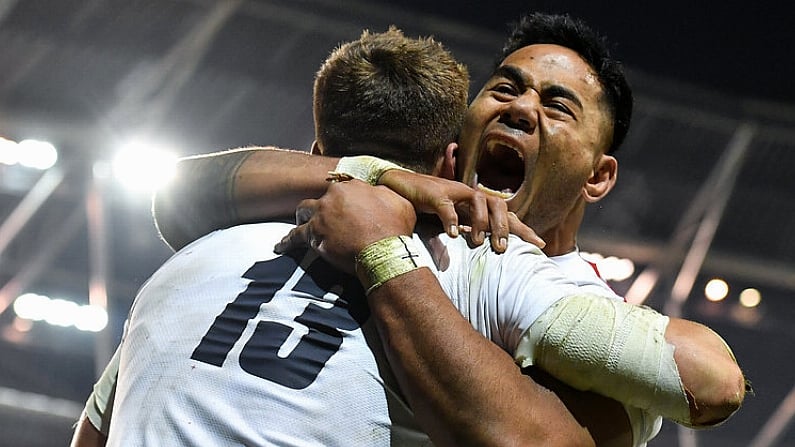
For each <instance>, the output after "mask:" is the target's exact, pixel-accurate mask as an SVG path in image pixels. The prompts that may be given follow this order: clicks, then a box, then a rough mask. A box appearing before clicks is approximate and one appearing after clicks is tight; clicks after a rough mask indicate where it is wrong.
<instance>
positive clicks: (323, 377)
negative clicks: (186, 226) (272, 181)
mask: <svg viewBox="0 0 795 447" xmlns="http://www.w3.org/2000/svg"><path fill="white" fill-rule="evenodd" d="M290 228H292V226H290V225H285V224H278V223H264V224H256V225H244V226H239V227H234V228H230V229H227V230H222V231H217V232H215V233H212V234H211V235H208V236H206V237H204V238H202V239H200V240H199V241H197V242H195V243H193V244H191V245H189V246H188V247H186V248H184V249H182V250H181V251H179V252H178V253H177V254H175V255H174V256H173V257H172V258H171V259H169V260H168V261H167V262H166V263H165V264H164V265H163V266H162V267H161V268H160V269H159V270H158V271H157V272H156V273H155V274H154V275H153V276H152V277H151V278H150V279H149V281H148V282H147V283H146V284H145V285H144V286H143V287H142V288H141V290H140V292H139V294H138V296H137V298H136V300H135V302H134V304H133V308H132V310H131V314H130V319H129V323H128V327H127V330H126V333H125V335H124V339H123V344H122V348H121V356H120V370H119V378H118V384H117V391H116V398H115V403H114V407H113V420H112V422H111V424H110V436H109V440H108V445H111V446H113V445H115V446H125V447H128V446H137V445H146V446H159V445H160V446H188V445H193V446H208V445H212V446H231V445H237V446H241V445H246V446H319V445H323V446H354V445H367V446H390V445H424V444H426V443H427V438H426V436H425V435H424V434H422V433H420V432H419V430H417V429H416V427H415V426H414V425H413V420H412V419H411V413H410V412H409V411H408V406H407V405H406V403H405V402H404V401H403V399H402V397H401V396H400V393H399V391H398V390H397V387H396V385H395V381H394V379H393V378H392V376H391V374H389V372H388V369H387V368H386V367H385V365H386V362H385V361H384V360H383V357H382V351H381V347H380V344H379V340H378V337H377V336H376V334H375V332H374V331H375V328H374V327H371V326H369V325H366V324H364V323H365V321H366V320H367V318H368V312H367V310H366V306H365V304H366V303H365V301H364V295H363V292H362V289H361V286H360V285H359V283H358V281H357V280H356V279H355V278H352V277H349V276H347V275H344V274H342V273H340V272H339V271H337V270H334V269H332V268H331V267H330V266H328V265H327V264H326V263H325V262H324V261H323V260H321V259H318V258H317V257H316V256H315V255H310V256H304V255H303V254H302V255H301V256H302V258H298V259H297V260H294V259H292V258H291V257H289V256H277V255H275V254H274V253H273V246H274V244H275V243H276V242H278V241H279V240H280V239H281V238H282V237H283V236H284V235H285V234H286V233H287V232H288V231H289V230H290ZM363 325H364V326H363ZM371 331H372V332H371Z"/></svg>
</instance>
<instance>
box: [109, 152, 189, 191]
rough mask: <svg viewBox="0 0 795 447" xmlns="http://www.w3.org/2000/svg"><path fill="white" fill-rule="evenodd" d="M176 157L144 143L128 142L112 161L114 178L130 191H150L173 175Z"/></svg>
mask: <svg viewBox="0 0 795 447" xmlns="http://www.w3.org/2000/svg"><path fill="white" fill-rule="evenodd" d="M176 161H177V157H176V155H174V154H173V153H172V152H170V151H167V150H164V149H159V148H157V147H154V146H152V145H148V144H144V143H130V144H128V145H126V146H125V147H124V148H122V149H121V150H120V151H119V153H118V154H117V155H116V158H115V159H114V161H113V173H114V175H115V176H116V179H117V180H118V181H119V182H121V183H122V184H123V185H124V186H125V187H127V188H128V189H130V190H132V191H139V192H147V193H148V192H152V191H153V190H154V189H156V188H157V187H158V186H160V185H163V184H164V183H165V182H167V181H169V180H170V179H171V177H173V175H174V166H175V164H176Z"/></svg>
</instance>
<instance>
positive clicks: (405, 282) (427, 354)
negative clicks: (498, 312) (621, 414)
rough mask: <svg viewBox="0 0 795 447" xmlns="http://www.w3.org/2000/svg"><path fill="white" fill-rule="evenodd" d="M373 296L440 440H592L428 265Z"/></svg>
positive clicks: (388, 342)
mask: <svg viewBox="0 0 795 447" xmlns="http://www.w3.org/2000/svg"><path fill="white" fill-rule="evenodd" d="M368 302H369V304H370V309H371V312H372V313H373V316H374V317H375V321H376V325H377V327H378V330H379V333H380V335H381V337H382V340H383V342H384V345H385V348H386V352H387V354H388V357H389V360H390V364H391V365H392V367H393V370H394V371H395V374H396V377H397V378H398V381H399V383H400V385H401V388H402V389H403V390H404V391H405V392H406V394H407V396H408V399H409V402H410V404H411V406H412V409H413V410H414V412H415V414H416V416H417V421H418V422H419V423H420V424H421V426H422V427H423V429H425V430H426V431H427V432H428V433H429V434H430V435H431V436H432V438H433V439H434V441H435V442H436V443H437V444H438V445H451V446H465V445H471V446H483V445H489V446H499V445H512V446H513V445H554V446H575V445H577V446H585V445H594V444H592V442H593V441H592V440H591V438H590V435H589V434H588V432H587V431H586V430H585V429H584V428H583V427H582V426H581V425H580V424H579V423H578V422H577V420H576V419H574V417H573V416H571V414H570V413H569V412H568V411H567V410H566V407H565V406H564V405H563V403H562V402H561V400H560V399H558V397H557V396H556V395H555V394H553V393H552V392H550V391H548V390H547V389H545V388H543V387H541V386H540V385H538V384H536V383H535V382H533V381H532V380H530V379H529V378H528V377H527V376H524V375H522V374H521V372H520V370H519V369H518V368H517V367H516V365H515V364H514V363H513V361H512V360H511V358H510V356H508V355H507V354H506V353H505V352H504V351H502V350H501V349H499V348H498V347H497V346H496V345H494V344H493V343H491V342H489V341H488V340H486V339H485V338H484V337H483V336H481V335H480V334H479V333H477V332H475V331H474V330H473V329H472V327H471V326H470V325H469V323H468V322H467V321H465V320H464V319H463V318H461V314H460V313H459V312H458V310H457V309H456V308H455V307H453V305H452V303H451V302H450V300H449V299H448V298H447V296H446V295H444V292H442V290H441V288H440V287H439V286H438V282H437V281H436V278H435V276H434V275H433V273H432V272H431V271H430V270H428V269H419V270H415V271H413V272H409V273H406V274H404V275H401V276H398V277H396V278H394V279H392V280H390V281H387V282H386V283H385V284H384V285H382V286H381V287H379V288H378V289H376V290H375V291H374V292H373V293H371V294H370V296H369V297H368ZM428 340H437V341H443V342H436V343H428ZM451 409H452V410H453V411H451ZM599 445H610V444H606V443H605V444H602V443H600V444H599ZM612 445H622V444H612ZM623 445H627V444H623Z"/></svg>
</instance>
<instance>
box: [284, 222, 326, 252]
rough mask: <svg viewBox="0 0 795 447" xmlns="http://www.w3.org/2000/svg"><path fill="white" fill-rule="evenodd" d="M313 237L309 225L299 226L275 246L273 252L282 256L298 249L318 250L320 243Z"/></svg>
mask: <svg viewBox="0 0 795 447" xmlns="http://www.w3.org/2000/svg"><path fill="white" fill-rule="evenodd" d="M311 236H312V235H311V232H310V231H309V224H303V225H299V226H297V227H295V228H293V229H292V230H290V232H289V233H287V235H286V236H284V237H283V238H282V240H281V241H279V243H277V244H276V245H274V246H273V252H274V253H276V254H277V255H282V254H285V253H287V252H289V251H291V250H295V249H298V248H305V247H312V248H317V245H318V241H317V240H316V239H314V238H312V237H311Z"/></svg>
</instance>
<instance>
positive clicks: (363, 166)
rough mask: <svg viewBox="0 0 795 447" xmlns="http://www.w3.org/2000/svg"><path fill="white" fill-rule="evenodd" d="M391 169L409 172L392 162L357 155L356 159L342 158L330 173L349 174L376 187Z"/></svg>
mask: <svg viewBox="0 0 795 447" xmlns="http://www.w3.org/2000/svg"><path fill="white" fill-rule="evenodd" d="M391 169H400V170H403V171H409V170H408V169H406V168H404V167H402V166H399V165H396V164H395V163H392V162H391V161H386V160H382V159H380V158H378V157H371V156H369V155H357V156H354V157H342V158H340V161H339V162H337V167H336V168H335V170H334V171H332V172H329V174H347V175H349V176H351V177H353V178H355V179H357V180H361V181H363V182H367V183H369V184H371V185H373V186H375V185H377V184H378V179H379V178H381V176H382V175H384V173H385V172H386V171H389V170H391ZM409 172H410V171H409Z"/></svg>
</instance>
